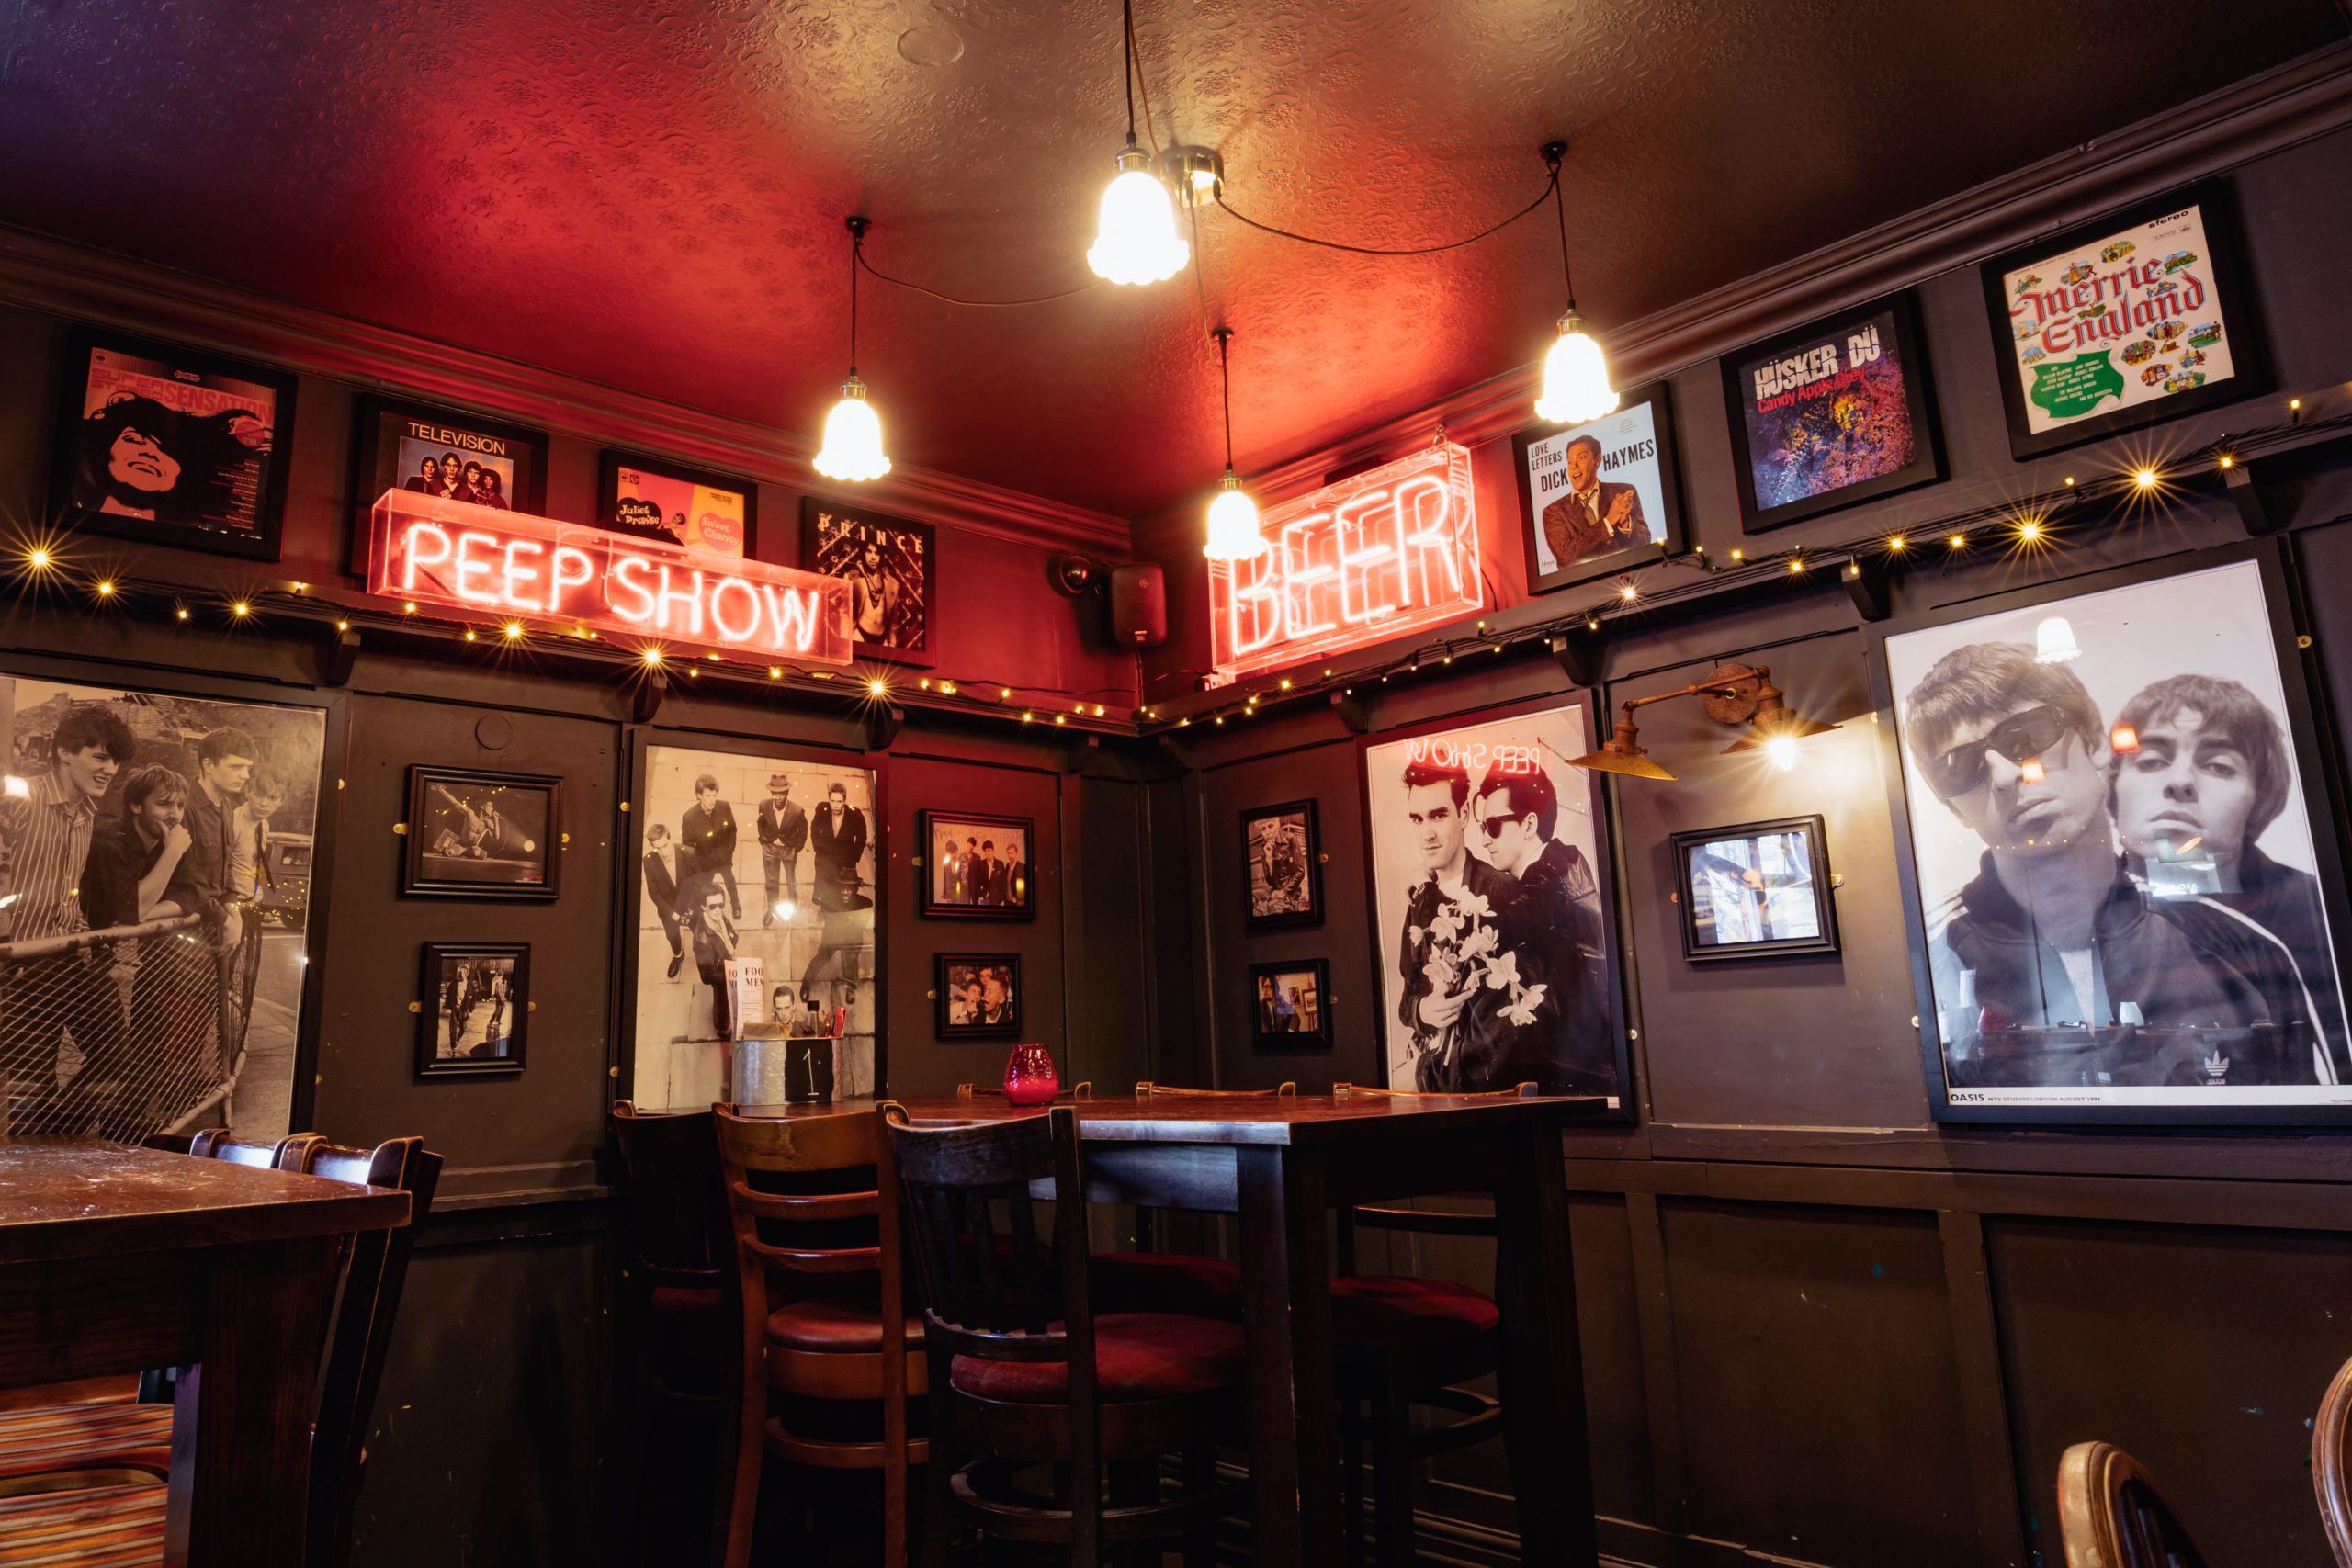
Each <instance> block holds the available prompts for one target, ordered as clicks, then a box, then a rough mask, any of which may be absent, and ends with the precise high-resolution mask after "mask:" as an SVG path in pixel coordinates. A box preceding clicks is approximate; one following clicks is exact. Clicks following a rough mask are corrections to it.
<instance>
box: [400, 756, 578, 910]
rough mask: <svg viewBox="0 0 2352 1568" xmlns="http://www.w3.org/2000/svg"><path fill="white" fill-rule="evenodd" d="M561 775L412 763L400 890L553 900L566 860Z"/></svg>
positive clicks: (446, 894) (475, 896) (474, 896)
mask: <svg viewBox="0 0 2352 1568" xmlns="http://www.w3.org/2000/svg"><path fill="white" fill-rule="evenodd" d="M561 784H562V781H561V780H560V779H557V778H553V777H550V776H548V775H546V774H541V773H483V772H481V770H479V769H474V768H440V767H434V766H431V765H429V764H427V763H424V762H412V763H410V764H409V769H408V846H407V849H406V850H405V852H403V853H402V855H401V892H403V893H416V894H424V895H428V896H439V897H460V898H530V899H542V900H544V899H549V898H553V897H555V896H556V881H557V874H558V873H559V871H560V868H561V865H562V858H561V856H560V855H559V854H558V853H557V850H558V847H559V844H560V840H561V833H560V830H559V828H558V824H559V823H560V820H561V818H560V817H559V816H558V815H557V811H556V805H557V799H558V791H559V788H560V785H561Z"/></svg>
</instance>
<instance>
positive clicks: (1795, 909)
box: [1671, 817, 1838, 964]
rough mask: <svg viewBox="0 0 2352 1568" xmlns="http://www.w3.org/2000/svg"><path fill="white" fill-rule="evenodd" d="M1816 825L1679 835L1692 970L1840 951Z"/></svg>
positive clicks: (1679, 878) (1785, 823) (1777, 824)
mask: <svg viewBox="0 0 2352 1568" xmlns="http://www.w3.org/2000/svg"><path fill="white" fill-rule="evenodd" d="M1825 837H1826V835H1825V833H1824V831H1823V828H1822V822H1821V818H1818V817H1789V818H1781V820H1779V821H1774V822H1745V823H1742V824H1740V825H1739V826H1738V827H1736V828H1702V829H1696V830H1694V831H1691V832H1687V833H1677V834H1675V835H1674V837H1673V839H1672V840H1671V842H1672V844H1673V847H1674V874H1675V882H1676V887H1675V897H1676V900H1677V902H1678V904H1679V907H1680V909H1681V913H1682V956H1683V957H1685V958H1687V959H1689V960H1691V962H1692V963H1694V964H1704V963H1713V962H1716V961H1720V960H1724V959H1733V958H1785V957H1790V956H1792V955H1795V954H1800V953H1835V952H1837V951H1838V904H1837V900H1836V899H1835V898H1834V897H1832V896H1831V884H1830V879H1829V850H1828V847H1827V845H1826V842H1825Z"/></svg>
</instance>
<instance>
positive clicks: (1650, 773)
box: [1569, 664, 1838, 783]
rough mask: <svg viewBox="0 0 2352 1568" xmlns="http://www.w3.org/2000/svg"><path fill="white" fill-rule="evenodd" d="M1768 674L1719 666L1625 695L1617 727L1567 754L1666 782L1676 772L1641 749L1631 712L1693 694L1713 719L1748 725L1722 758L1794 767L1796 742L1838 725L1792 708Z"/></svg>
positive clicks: (1594, 767)
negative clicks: (1593, 744) (1680, 683)
mask: <svg viewBox="0 0 2352 1568" xmlns="http://www.w3.org/2000/svg"><path fill="white" fill-rule="evenodd" d="M1771 675H1772V671H1770V668H1768V667H1767V666H1764V665H1761V664H1758V665H1757V666H1755V667H1754V668H1752V669H1751V668H1749V667H1748V666H1747V665H1745V664H1719V665H1717V666H1715V668H1714V669H1713V670H1711V671H1708V672H1707V673H1706V675H1705V676H1704V677H1703V678H1702V679H1701V680H1697V681H1693V682H1691V684H1689V685H1687V686H1684V687H1681V688H1680V689H1679V690H1677V691H1672V692H1658V693H1657V694H1653V695H1650V696H1646V697H1629V698H1627V699H1626V700H1625V702H1624V703H1623V704H1622V705H1620V712H1619V714H1618V718H1617V727H1616V728H1615V729H1614V730H1613V731H1612V732H1611V735H1610V737H1609V739H1607V740H1605V741H1603V742H1601V746H1600V750H1598V751H1592V752H1589V753H1587V754H1586V755H1584V756H1581V757H1574V758H1571V759H1569V765H1570V766H1571V767H1577V768H1589V769H1590V770H1591V771H1592V772H1594V773H1618V774H1621V775H1623V776H1624V777H1626V778H1634V779H1663V780H1666V781H1668V782H1669V783H1670V782H1671V781H1672V780H1673V778H1674V775H1673V774H1672V773H1668V772H1667V771H1666V770H1665V769H1664V768H1662V767H1660V766H1658V765H1657V762H1656V761H1653V760H1652V759H1651V757H1650V754H1649V753H1648V752H1647V751H1645V750H1643V749H1642V743H1641V740H1640V739H1639V737H1638V735H1637V734H1636V732H1635V730H1634V709H1635V708H1638V707H1647V706H1648V705H1650V704H1652V703H1663V702H1671V701H1672V700H1673V699H1675V698H1676V697H1697V698H1698V699H1699V701H1700V705H1702V706H1703V707H1704V708H1705V709H1706V710H1707V716H1708V717H1710V718H1712V719H1713V720H1714V721H1715V722H1716V723H1718V724H1739V725H1745V726H1747V733H1745V734H1743V735H1742V736H1741V737H1740V738H1739V739H1736V740H1735V741H1733V742H1732V743H1731V744H1730V745H1729V746H1726V747H1724V756H1726V757H1731V756H1736V755H1738V754H1739V753H1740V752H1742V751H1762V752H1763V753H1764V754H1765V755H1766V756H1768V757H1770V758H1771V759H1772V761H1775V762H1777V763H1779V764H1780V765H1781V768H1782V769H1784V770H1785V769H1789V768H1793V767H1795V766H1796V760H1797V759H1796V743H1797V742H1798V741H1800V740H1803V739H1805V738H1806V737H1808V736H1813V735H1826V734H1827V733H1828V732H1829V731H1830V730H1833V729H1835V728H1838V727H1837V726H1836V725H1834V724H1823V723H1821V722H1819V721H1818V720H1815V719H1810V718H1807V717H1805V716H1804V715H1802V714H1799V713H1797V712H1795V711H1794V710H1792V708H1790V706H1789V705H1788V703H1787V701H1786V700H1785V699H1783V698H1782V696H1781V688H1780V687H1778V686H1775V685H1774V684H1772V680H1771Z"/></svg>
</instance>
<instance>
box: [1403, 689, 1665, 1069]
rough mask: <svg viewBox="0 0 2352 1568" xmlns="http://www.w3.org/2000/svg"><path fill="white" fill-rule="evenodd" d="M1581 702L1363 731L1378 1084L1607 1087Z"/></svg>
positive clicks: (1591, 794)
mask: <svg viewBox="0 0 2352 1568" xmlns="http://www.w3.org/2000/svg"><path fill="white" fill-rule="evenodd" d="M1591 749H1592V746H1591V726H1590V721H1589V717H1588V716H1587V713H1586V710H1585V708H1584V705H1582V704H1579V703H1570V704H1567V705H1563V706H1560V707H1555V708H1551V709H1547V710H1545V711H1543V712H1539V713H1530V714H1525V715H1522V716H1518V717H1514V718H1503V719H1497V720H1493V721H1491V722H1488V723H1484V724H1476V725H1471V726H1467V727H1465V728H1460V729H1453V730H1448V731H1445V732H1443V733H1441V734H1433V735H1417V736H1414V737H1412V738H1410V739H1404V740H1393V741H1387V742H1384V743H1381V744H1377V745H1374V746H1370V747H1367V748H1366V749H1365V751H1364V767H1365V773H1366V777H1365V786H1366V791H1367V795H1368V807H1369V818H1368V819H1369V822H1370V830H1371V836H1372V860H1373V886H1374V906H1375V909H1374V915H1375V919H1376V921H1377V926H1376V932H1375V940H1376V942H1377V943H1378V946H1379V951H1380V953H1381V987H1382V995H1383V998H1384V1005H1385V1016H1384V1019H1383V1038H1384V1040H1385V1043H1386V1057H1387V1069H1388V1082H1389V1085H1390V1087H1391V1088H1395V1089H1419V1090H1423V1091H1432V1092H1449V1091H1451V1092H1465V1093H1467V1092H1476V1091H1480V1090H1487V1089H1509V1088H1510V1087H1511V1086H1512V1085H1514V1084H1518V1083H1524V1082H1533V1083H1536V1084H1539V1085H1541V1086H1542V1087H1543V1088H1544V1090H1545V1091H1547V1092H1551V1093H1569V1094H1605V1095H1616V1094H1618V1093H1619V1092H1620V1084H1621V1081H1622V1077H1623V1054H1622V1052H1621V1050H1620V1048H1619V1042H1618V1040H1617V1039H1616V1032H1615V1030H1614V1028H1613V1026H1612V1023H1611V1017H1612V1014H1613V1009H1612V1007H1611V998H1610V989H1611V965H1610V962H1609V950H1608V946H1607V943H1608V931H1609V926H1610V920H1609V916H1608V911H1607V910H1606V909H1605V908H1604V907H1603V905H1604V896H1603V891H1602V883H1601V880H1600V874H1598V872H1597V870H1596V868H1597V867H1599V866H1600V864H1601V862H1602V856H1601V853H1600V833H1599V829H1598V826H1597V823H1596V814H1597V810H1598V807H1599V791H1598V789H1597V788H1596V786H1595V784H1594V783H1593V781H1592V779H1591V778H1590V776H1589V775H1588V774H1586V773H1583V772H1581V771H1580V770H1578V769H1576V768H1572V767H1570V766H1569V765H1568V759H1569V758H1571V757H1581V756H1583V755H1584V754H1585V753H1586V752H1587V751H1589V750H1591Z"/></svg>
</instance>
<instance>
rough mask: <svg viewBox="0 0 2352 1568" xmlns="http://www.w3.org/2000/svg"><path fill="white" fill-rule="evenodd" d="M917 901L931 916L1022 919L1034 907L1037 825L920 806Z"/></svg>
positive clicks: (1031, 916) (1022, 819)
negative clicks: (921, 807) (931, 809)
mask: <svg viewBox="0 0 2352 1568" xmlns="http://www.w3.org/2000/svg"><path fill="white" fill-rule="evenodd" d="M918 820H919V821H920V823H921V825H922V844H923V857H922V864H921V865H919V866H917V867H916V871H917V872H918V874H919V880H918V882H917V884H916V893H917V896H918V900H919V902H918V905H917V907H918V908H921V909H922V912H923V913H924V914H925V915H928V916H931V917H932V918H933V919H970V920H1026V919H1034V918H1035V916H1036V913H1037V886H1036V882H1037V874H1036V860H1035V845H1036V842H1037V825H1036V824H1035V822H1034V821H1032V820H1031V819H1030V818H1026V817H989V816H982V815H980V814H978V813H976V812H969V811H924V812H921V813H919V814H918Z"/></svg>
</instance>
